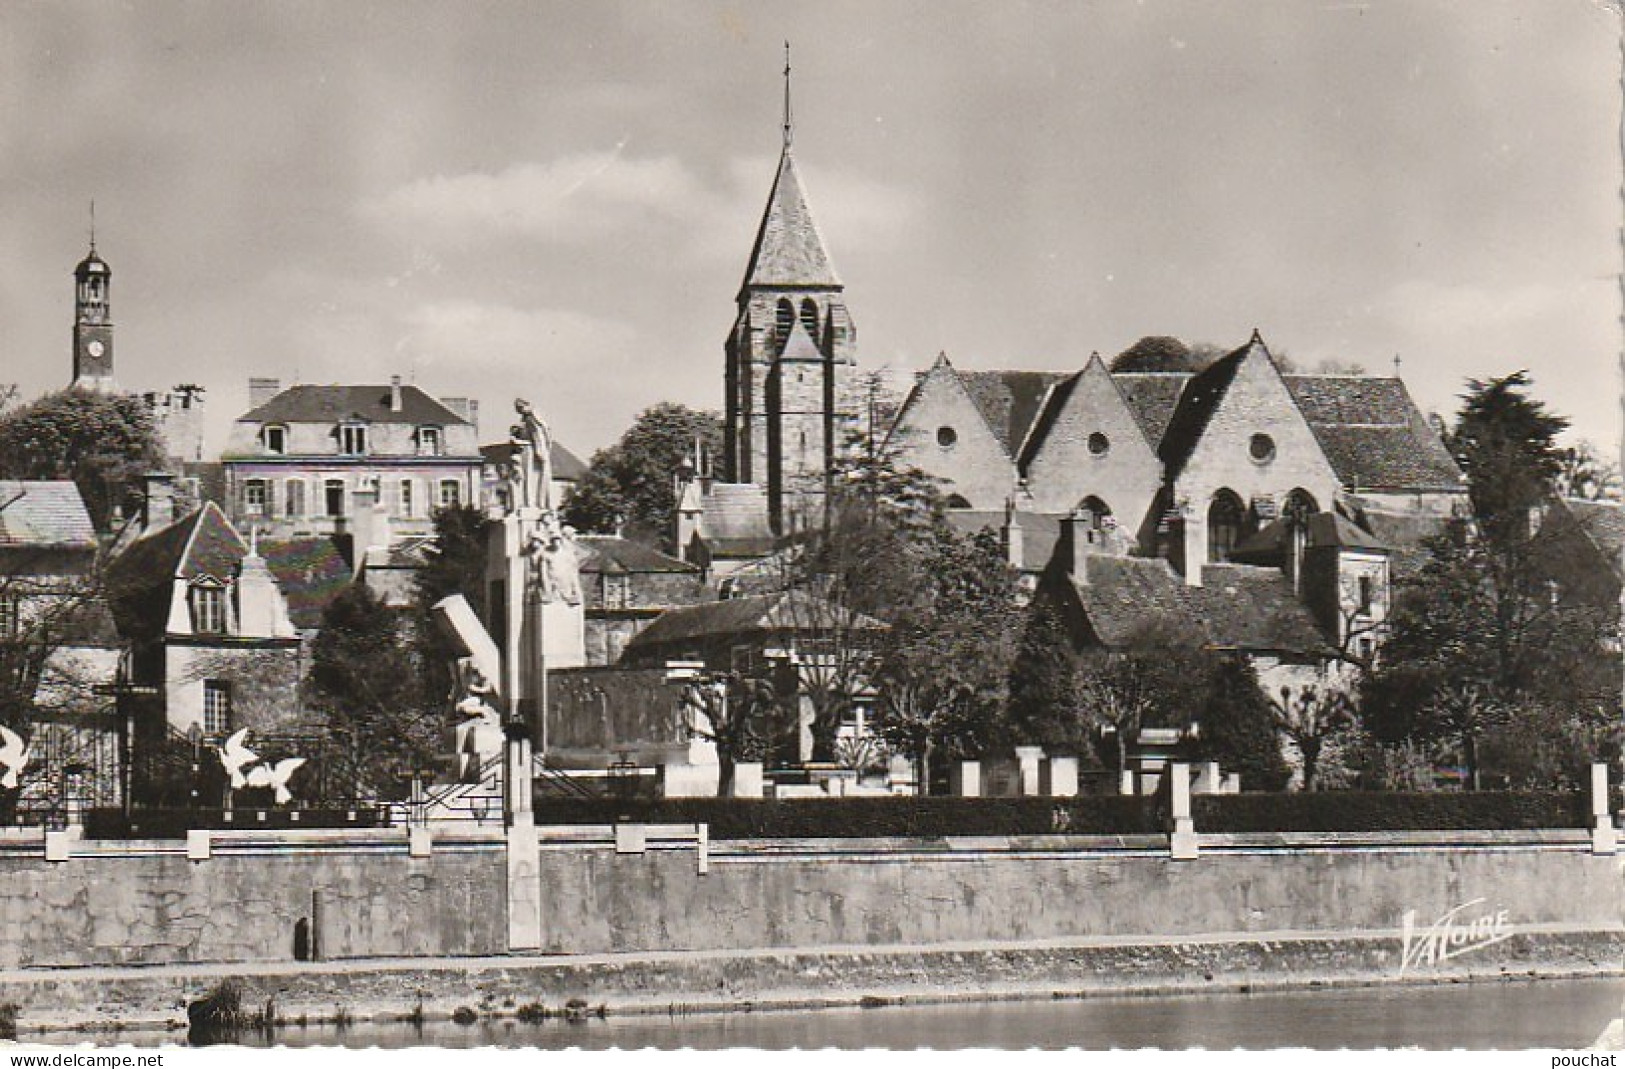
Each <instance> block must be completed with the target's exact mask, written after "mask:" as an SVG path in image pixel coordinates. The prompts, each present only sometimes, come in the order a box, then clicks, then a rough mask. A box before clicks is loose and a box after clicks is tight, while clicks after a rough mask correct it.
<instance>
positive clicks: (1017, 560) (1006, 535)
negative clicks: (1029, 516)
mask: <svg viewBox="0 0 1625 1069" xmlns="http://www.w3.org/2000/svg"><path fill="white" fill-rule="evenodd" d="M999 541H1001V542H1002V543H1004V559H1005V560H1006V561H1008V562H1009V564H1010V567H1012V568H1020V567H1021V562H1022V560H1024V559H1025V550H1026V545H1025V543H1024V534H1023V532H1022V530H1021V521H1020V520H1019V519H1017V517H1016V499H1015V498H1014V497H1012V498H1010V499H1009V500H1007V501H1006V502H1005V503H1004V526H1003V527H1000V528H999Z"/></svg>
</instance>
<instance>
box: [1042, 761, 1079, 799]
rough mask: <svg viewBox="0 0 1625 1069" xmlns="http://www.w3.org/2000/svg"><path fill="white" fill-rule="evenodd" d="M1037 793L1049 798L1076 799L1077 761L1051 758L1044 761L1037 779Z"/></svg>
mask: <svg viewBox="0 0 1625 1069" xmlns="http://www.w3.org/2000/svg"><path fill="white" fill-rule="evenodd" d="M1038 793H1040V794H1043V795H1046V796H1048V797H1050V798H1076V797H1077V795H1078V759H1077V758H1076V757H1052V758H1050V759H1049V760H1048V761H1045V762H1044V764H1043V768H1042V774H1041V775H1040V777H1039V786H1038Z"/></svg>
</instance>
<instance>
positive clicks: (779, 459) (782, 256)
mask: <svg viewBox="0 0 1625 1069" xmlns="http://www.w3.org/2000/svg"><path fill="white" fill-rule="evenodd" d="M784 79H785V81H784V147H783V150H782V152H781V154H780V156H779V169H778V174H777V175H776V176H775V177H774V180H773V190H772V192H771V193H769V194H768V198H767V209H766V211H764V212H763V214H762V222H761V226H760V227H759V228H758V230H757V234H756V243H755V245H754V247H753V248H752V250H751V255H750V263H749V265H748V266H747V267H746V269H745V279H744V282H743V284H742V285H741V286H740V289H739V296H738V298H737V302H738V309H739V311H738V315H737V316H736V318H735V320H734V326H733V329H732V330H731V331H730V332H729V334H728V340H727V342H726V345H725V348H726V352H727V376H726V378H727V385H726V390H727V398H726V410H727V412H726V414H727V427H726V432H725V446H724V448H725V457H724V461H725V466H726V469H727V479H728V481H730V482H739V483H760V484H765V485H766V487H767V497H768V508H769V512H770V516H771V521H772V525H773V529H774V531H775V532H776V533H778V534H780V535H784V534H789V533H791V532H792V531H793V530H795V529H806V528H807V527H808V526H810V525H816V524H817V523H818V522H821V520H822V515H823V505H824V501H825V495H826V493H827V491H828V484H829V473H830V469H831V468H832V466H833V464H834V461H835V453H836V450H837V449H839V448H840V446H841V436H842V435H843V434H844V433H845V428H846V427H847V426H848V425H849V421H850V416H851V413H852V411H853V401H852V398H851V396H850V393H851V383H850V380H851V378H852V375H851V371H852V367H853V365H854V364H855V363H856V345H857V332H856V331H855V330H854V329H853V326H852V319H851V316H849V315H848V314H847V310H846V300H845V298H844V296H843V291H844V289H845V287H844V286H843V285H842V284H841V281H840V279H839V278H838V277H837V276H836V274H835V269H834V267H833V266H831V264H830V259H829V254H828V252H826V251H825V249H824V242H823V238H822V237H821V236H820V235H819V233H818V227H817V225H816V224H814V222H813V218H812V213H811V212H810V211H809V210H808V208H807V195H806V193H805V191H804V190H803V189H802V185H801V178H800V176H799V175H798V174H797V173H796V162H795V155H794V153H793V151H792V137H791V135H792V133H793V129H792V126H791V122H790V60H789V46H788V45H786V46H785V65H784Z"/></svg>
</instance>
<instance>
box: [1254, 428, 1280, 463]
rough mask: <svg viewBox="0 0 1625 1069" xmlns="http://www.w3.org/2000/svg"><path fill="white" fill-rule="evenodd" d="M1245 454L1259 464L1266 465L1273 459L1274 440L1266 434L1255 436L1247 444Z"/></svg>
mask: <svg viewBox="0 0 1625 1069" xmlns="http://www.w3.org/2000/svg"><path fill="white" fill-rule="evenodd" d="M1247 452H1248V453H1249V454H1251V456H1252V458H1253V460H1255V461H1256V462H1258V463H1259V464H1268V463H1269V462H1270V461H1272V460H1274V459H1275V439H1274V438H1271V437H1270V436H1269V435H1267V434H1255V435H1253V437H1252V440H1251V441H1249V442H1248V443H1247Z"/></svg>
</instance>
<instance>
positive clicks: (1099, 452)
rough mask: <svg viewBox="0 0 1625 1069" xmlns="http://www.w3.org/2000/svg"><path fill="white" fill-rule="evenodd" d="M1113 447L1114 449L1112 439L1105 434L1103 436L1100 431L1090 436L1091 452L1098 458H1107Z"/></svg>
mask: <svg viewBox="0 0 1625 1069" xmlns="http://www.w3.org/2000/svg"><path fill="white" fill-rule="evenodd" d="M1111 447H1112V443H1111V439H1110V438H1107V437H1106V436H1105V435H1104V434H1101V433H1100V432H1099V431H1096V432H1095V433H1093V434H1091V435H1090V436H1089V452H1091V453H1093V454H1094V455H1095V456H1097V457H1103V456H1105V455H1106V453H1107V451H1108V450H1110V449H1111Z"/></svg>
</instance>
